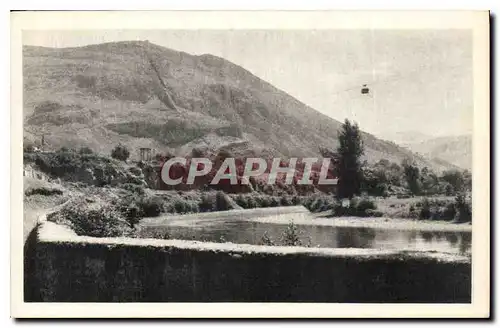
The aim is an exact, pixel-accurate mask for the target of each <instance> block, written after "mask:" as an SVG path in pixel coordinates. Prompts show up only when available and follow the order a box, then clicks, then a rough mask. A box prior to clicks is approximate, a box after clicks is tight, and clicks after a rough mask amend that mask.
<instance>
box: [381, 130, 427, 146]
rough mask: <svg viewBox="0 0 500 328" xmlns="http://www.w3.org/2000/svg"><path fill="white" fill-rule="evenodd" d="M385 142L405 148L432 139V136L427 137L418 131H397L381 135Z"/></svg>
mask: <svg viewBox="0 0 500 328" xmlns="http://www.w3.org/2000/svg"><path fill="white" fill-rule="evenodd" d="M380 137H382V138H383V139H385V140H391V141H394V142H395V143H396V144H398V145H401V146H406V145H409V144H414V143H419V142H422V141H425V140H429V139H432V136H429V135H427V134H425V133H422V132H420V131H399V132H393V133H386V134H383V135H381V136H380Z"/></svg>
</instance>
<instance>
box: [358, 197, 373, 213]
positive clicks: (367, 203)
mask: <svg viewBox="0 0 500 328" xmlns="http://www.w3.org/2000/svg"><path fill="white" fill-rule="evenodd" d="M375 209H377V206H376V205H375V202H374V201H372V200H370V199H367V198H363V199H361V200H360V201H359V202H358V204H357V206H356V210H357V211H358V212H360V213H365V212H366V211H367V210H375Z"/></svg>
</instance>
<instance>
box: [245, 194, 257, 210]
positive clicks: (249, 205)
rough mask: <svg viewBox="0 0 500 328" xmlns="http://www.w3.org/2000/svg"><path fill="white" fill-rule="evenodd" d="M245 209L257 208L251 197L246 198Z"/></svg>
mask: <svg viewBox="0 0 500 328" xmlns="http://www.w3.org/2000/svg"><path fill="white" fill-rule="evenodd" d="M247 206H248V207H247V208H256V207H257V202H256V201H255V199H254V198H253V197H252V196H248V199H247Z"/></svg>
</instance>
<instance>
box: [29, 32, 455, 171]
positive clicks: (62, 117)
mask: <svg viewBox="0 0 500 328" xmlns="http://www.w3.org/2000/svg"><path fill="white" fill-rule="evenodd" d="M23 56H24V65H23V68H24V71H23V74H24V104H23V105H24V117H25V140H26V141H31V142H39V141H40V139H41V135H45V141H46V144H47V145H48V147H49V148H52V149H54V148H59V147H61V146H67V147H79V146H88V147H90V148H92V149H93V150H94V151H97V152H103V153H109V152H110V150H111V149H112V148H113V147H114V146H115V145H116V144H118V143H123V144H125V145H127V146H128V147H129V148H130V149H132V156H133V157H136V156H138V148H139V147H151V148H154V149H156V150H157V151H158V152H165V151H170V152H176V153H178V154H181V155H182V153H187V152H190V151H191V149H192V148H193V147H201V148H206V149H208V150H214V151H215V150H216V149H219V148H221V147H226V148H228V149H231V150H233V151H235V152H238V153H240V154H245V153H249V152H251V153H253V154H259V153H266V154H274V155H282V156H318V155H319V147H328V148H333V147H336V146H337V132H338V130H339V128H340V126H341V124H340V122H338V121H336V120H334V119H332V118H329V117H327V116H325V115H323V114H321V113H319V112H317V111H315V110H314V109H312V108H310V107H308V106H306V105H305V104H303V103H301V102H299V101H298V100H297V99H295V98H293V97H292V96H290V95H288V94H287V93H285V92H283V91H281V90H279V89H277V88H275V87H273V86H272V85H270V84H269V83H267V82H265V81H263V80H261V79H259V78H258V77H256V76H254V75H253V74H251V73H250V72H248V71H247V70H245V69H244V68H242V67H240V66H238V65H235V64H233V63H231V62H229V61H227V60H224V59H222V58H219V57H215V56H212V55H201V56H194V55H190V54H187V53H184V52H178V51H174V50H171V49H167V48H164V47H160V46H157V45H154V44H152V43H149V42H137V41H134V42H117V43H105V44H98V45H90V46H84V47H78V48H62V49H55V48H54V49H53V48H43V47H33V46H25V47H24V48H23ZM361 128H362V127H361ZM363 138H364V142H365V146H366V154H365V157H366V159H367V160H368V161H369V162H375V161H378V160H380V159H382V158H385V159H388V160H390V161H395V162H400V161H401V160H402V159H403V158H406V157H411V158H413V159H414V160H415V161H416V162H417V163H418V164H421V165H427V166H430V167H433V168H437V169H442V168H444V167H446V165H447V164H446V163H444V165H443V163H436V162H429V161H427V160H426V159H424V158H423V157H420V156H414V154H412V153H411V152H410V151H409V150H406V149H404V148H401V147H399V146H397V145H396V144H394V143H392V142H387V141H382V140H379V139H377V138H375V137H374V136H372V135H369V134H364V135H363Z"/></svg>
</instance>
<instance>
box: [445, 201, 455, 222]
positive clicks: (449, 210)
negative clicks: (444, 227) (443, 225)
mask: <svg viewBox="0 0 500 328" xmlns="http://www.w3.org/2000/svg"><path fill="white" fill-rule="evenodd" d="M456 212H457V211H456V209H455V204H453V203H451V204H448V205H446V208H445V209H444V211H443V215H442V218H443V219H448V220H453V219H454V218H455V214H456Z"/></svg>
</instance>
